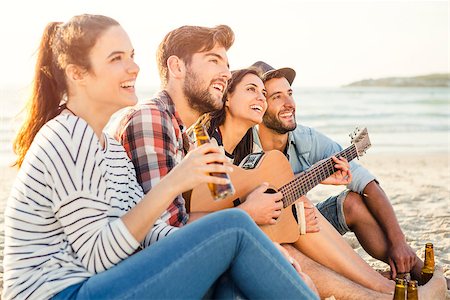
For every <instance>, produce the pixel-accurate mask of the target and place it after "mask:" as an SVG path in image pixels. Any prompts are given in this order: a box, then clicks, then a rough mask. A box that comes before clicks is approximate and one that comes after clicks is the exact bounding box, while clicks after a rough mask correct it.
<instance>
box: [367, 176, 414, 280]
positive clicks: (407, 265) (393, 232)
mask: <svg viewBox="0 0 450 300" xmlns="http://www.w3.org/2000/svg"><path fill="white" fill-rule="evenodd" d="M364 202H365V203H366V206H367V208H368V209H369V211H370V212H371V213H372V215H373V216H374V218H375V219H376V220H377V222H378V224H379V225H380V227H381V229H382V230H383V231H384V233H385V234H386V239H387V242H388V245H389V246H388V260H389V264H390V266H391V270H392V273H393V274H392V276H394V277H395V275H396V273H397V272H402V273H403V272H409V271H410V270H411V268H412V267H413V266H414V265H415V263H416V255H415V253H414V251H413V250H412V249H411V247H410V246H409V245H408V244H407V243H406V239H405V235H404V234H403V232H402V230H401V228H400V225H399V224H398V221H397V218H396V216H395V213H394V209H393V208H392V205H391V203H390V201H389V199H388V197H387V196H386V194H385V192H384V191H383V189H382V188H381V187H380V186H379V185H378V183H377V182H376V181H371V182H369V184H367V185H366V187H365V188H364Z"/></svg>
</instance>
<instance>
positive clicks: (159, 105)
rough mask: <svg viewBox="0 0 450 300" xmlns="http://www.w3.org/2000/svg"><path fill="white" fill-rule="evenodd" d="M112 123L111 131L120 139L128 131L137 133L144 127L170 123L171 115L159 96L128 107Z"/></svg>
mask: <svg viewBox="0 0 450 300" xmlns="http://www.w3.org/2000/svg"><path fill="white" fill-rule="evenodd" d="M114 123H115V124H114V125H112V130H110V132H111V133H112V135H113V136H114V137H115V138H116V139H117V140H119V141H121V140H122V137H123V135H124V134H126V132H127V131H128V132H133V133H136V132H138V131H140V130H142V129H143V128H146V129H149V128H154V127H159V126H161V125H164V126H167V125H165V124H168V123H169V124H170V123H172V122H171V115H170V113H169V111H168V109H167V107H166V106H165V104H164V103H163V102H162V101H160V100H159V99H157V98H154V99H152V100H149V101H148V102H145V103H142V104H138V105H136V106H134V107H130V108H128V109H126V110H125V111H124V112H122V113H121V115H120V116H119V117H118V120H117V121H116V122H114Z"/></svg>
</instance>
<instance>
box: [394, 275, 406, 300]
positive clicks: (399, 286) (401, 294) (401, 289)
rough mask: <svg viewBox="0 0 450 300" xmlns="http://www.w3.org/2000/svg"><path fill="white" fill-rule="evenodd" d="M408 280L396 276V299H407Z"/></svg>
mask: <svg viewBox="0 0 450 300" xmlns="http://www.w3.org/2000/svg"><path fill="white" fill-rule="evenodd" d="M405 283H406V280H405V279H402V278H398V277H397V278H395V291H394V300H405V297H406V286H405Z"/></svg>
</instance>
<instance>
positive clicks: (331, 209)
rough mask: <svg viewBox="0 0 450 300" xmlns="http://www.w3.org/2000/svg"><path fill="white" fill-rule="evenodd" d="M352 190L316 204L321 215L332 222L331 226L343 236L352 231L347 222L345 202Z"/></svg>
mask: <svg viewBox="0 0 450 300" xmlns="http://www.w3.org/2000/svg"><path fill="white" fill-rule="evenodd" d="M349 192H350V190H344V191H343V192H342V193H340V194H339V195H337V196H332V197H330V198H328V199H327V200H324V201H322V202H319V203H317V204H316V207H317V209H318V210H319V211H320V213H321V214H322V215H323V216H324V217H325V218H326V219H327V220H328V222H330V224H331V225H333V227H334V228H335V229H336V230H337V231H338V232H339V233H340V234H341V235H344V234H345V233H346V232H348V231H350V228H348V226H347V223H346V222H345V215H344V200H345V198H346V197H347V194H348V193H349Z"/></svg>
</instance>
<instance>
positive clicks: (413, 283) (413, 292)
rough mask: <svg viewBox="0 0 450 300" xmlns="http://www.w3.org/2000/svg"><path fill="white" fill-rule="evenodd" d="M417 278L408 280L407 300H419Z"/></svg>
mask: <svg viewBox="0 0 450 300" xmlns="http://www.w3.org/2000/svg"><path fill="white" fill-rule="evenodd" d="M417 285H418V283H417V280H410V281H408V288H407V290H406V299H407V300H418V299H419V295H418V292H417Z"/></svg>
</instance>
